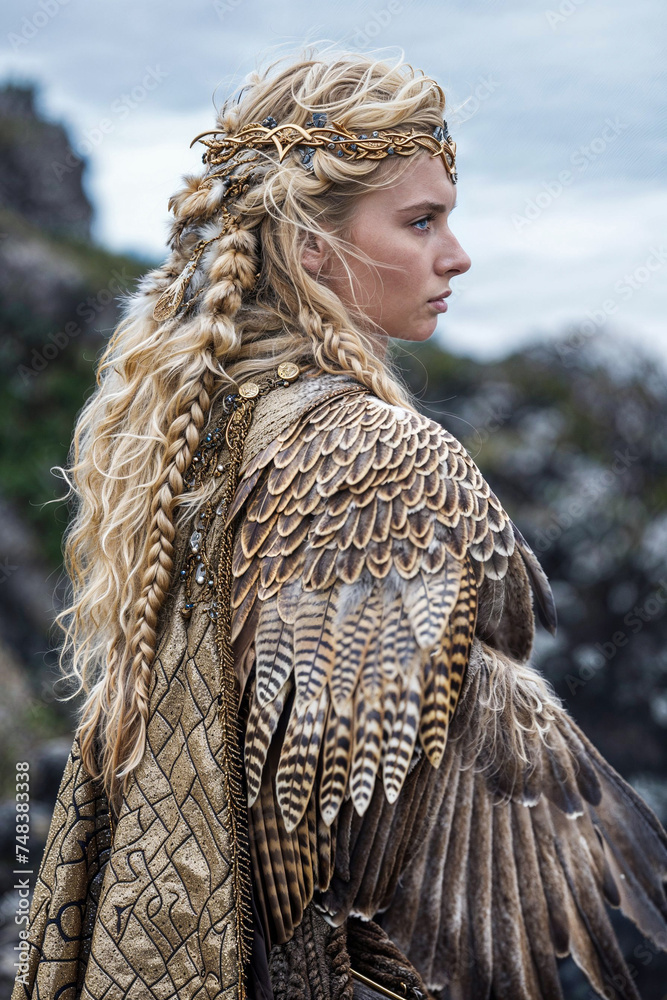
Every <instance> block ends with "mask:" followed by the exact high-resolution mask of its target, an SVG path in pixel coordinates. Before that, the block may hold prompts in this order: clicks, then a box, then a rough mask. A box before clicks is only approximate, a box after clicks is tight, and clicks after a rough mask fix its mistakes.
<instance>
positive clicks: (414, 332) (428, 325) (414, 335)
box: [391, 316, 438, 342]
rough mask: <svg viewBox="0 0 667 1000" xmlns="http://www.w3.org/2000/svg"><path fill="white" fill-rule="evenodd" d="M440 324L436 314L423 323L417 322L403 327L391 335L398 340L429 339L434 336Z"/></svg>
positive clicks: (416, 340)
mask: <svg viewBox="0 0 667 1000" xmlns="http://www.w3.org/2000/svg"><path fill="white" fill-rule="evenodd" d="M437 326H438V319H437V317H436V316H434V317H433V319H429V320H426V321H423V320H422V322H421V323H415V324H414V326H408V327H403V329H402V330H400V331H398V330H397V331H396V333H394V334H392V335H391V336H392V337H393V338H394V339H396V340H411V341H415V342H419V341H422V340H428V338H429V337H432V336H433V334H434V333H435V331H436V328H437Z"/></svg>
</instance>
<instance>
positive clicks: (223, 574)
mask: <svg viewBox="0 0 667 1000" xmlns="http://www.w3.org/2000/svg"><path fill="white" fill-rule="evenodd" d="M298 376H299V368H298V366H297V365H295V364H292V363H291V362H286V363H285V364H282V365H279V366H278V369H277V371H276V373H275V374H267V375H262V376H259V377H258V378H256V379H253V380H251V381H247V382H244V383H243V384H242V385H241V386H240V387H239V391H238V393H236V394H234V395H229V396H227V397H226V398H225V404H226V405H227V408H228V409H229V411H230V412H229V415H228V418H227V422H226V426H225V430H224V435H223V434H222V428H220V427H216V428H214V430H213V431H212V432H210V434H209V435H205V437H204V445H208V446H209V447H208V448H204V450H202V449H201V448H200V449H199V451H198V452H196V453H195V455H194V456H193V463H194V465H195V470H194V471H193V472H192V474H191V476H190V477H189V478H188V483H189V485H190V488H192V486H194V485H199V484H200V483H201V482H202V481H203V479H204V478H205V477H207V476H208V475H211V474H213V475H221V474H222V467H221V463H220V457H221V456H220V451H221V449H222V443H223V440H224V443H225V444H226V445H227V448H228V450H229V461H228V463H227V465H226V466H225V467H224V471H226V473H227V481H226V483H225V487H224V492H223V497H222V499H221V501H220V503H219V504H218V506H217V508H216V514H217V513H223V511H224V512H225V513H226V512H227V511H228V510H229V509H230V508H231V505H232V501H233V499H234V494H235V493H236V488H237V486H238V481H239V473H240V469H241V463H242V461H243V448H244V444H245V439H246V435H247V433H248V429H249V427H250V424H251V422H252V415H253V411H254V409H255V405H256V404H257V402H258V400H259V399H260V398H261V397H262V396H264V395H265V394H266V393H267V392H270V391H271V390H272V389H275V388H277V387H278V386H287V385H289V384H290V383H291V382H293V381H294V380H295V379H296V378H298ZM195 459H197V462H195ZM211 517H212V504H211V502H210V501H209V502H208V503H207V504H206V505H205V506H204V510H203V511H201V512H200V513H199V515H198V520H197V523H196V527H195V530H194V532H193V534H192V535H191V537H190V552H189V555H188V560H189V562H190V565H191V566H192V565H197V566H200V567H201V566H202V565H203V566H204V568H205V571H204V572H203V573H202V572H200V573H199V577H200V580H201V584H202V592H201V593H202V594H203V593H207V591H208V586H209V580H212V581H213V582H212V589H213V590H214V593H215V602H214V604H213V605H212V606H211V608H209V615H210V617H211V618H212V619H213V620H214V621H215V640H216V645H217V648H218V653H219V656H220V676H219V689H218V690H219V694H218V707H219V719H220V725H221V729H222V747H221V761H220V769H221V775H222V781H223V789H224V793H225V799H226V801H227V806H228V814H229V823H230V827H231V844H232V878H233V884H234V895H235V901H236V909H235V913H236V948H237V961H238V970H239V994H238V996H239V1000H246V998H247V969H248V964H249V961H250V955H251V951H252V935H253V919H252V903H251V896H252V888H251V875H250V848H249V843H248V810H247V804H246V800H245V795H244V790H243V757H242V749H241V748H242V733H241V730H240V726H239V718H238V710H239V703H238V702H239V697H238V685H237V679H236V668H235V664H234V651H233V648H232V642H231V633H232V606H231V598H232V554H233V546H234V522H233V521H232V522H230V523H229V524H227V525H226V526H225V528H224V529H223V531H222V535H221V539H220V543H219V556H218V562H217V568H216V570H215V572H214V574H213V575H209V574H210V573H212V571H213V567H212V565H211V563H210V560H209V559H208V557H207V556H206V554H205V546H204V545H203V542H204V534H205V530H206V527H207V525H208V523H209V521H210V519H211ZM193 540H194V541H193ZM195 572H196V571H195ZM183 573H185V579H186V597H188V596H190V599H189V600H186V603H185V605H184V606H183V608H182V609H181V610H182V612H183V614H184V616H185V617H186V618H189V617H190V615H191V613H192V609H193V608H194V606H195V604H196V603H198V601H194V600H192V598H191V595H190V591H189V589H188V587H189V583H190V581H191V580H192V569H191V568H190V570H187V569H186V570H184V571H183V570H182V571H181V574H183ZM195 579H197V578H196V576H195ZM204 583H205V584H206V587H205V588H204V587H203V584H204Z"/></svg>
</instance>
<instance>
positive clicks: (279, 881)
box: [229, 392, 555, 940]
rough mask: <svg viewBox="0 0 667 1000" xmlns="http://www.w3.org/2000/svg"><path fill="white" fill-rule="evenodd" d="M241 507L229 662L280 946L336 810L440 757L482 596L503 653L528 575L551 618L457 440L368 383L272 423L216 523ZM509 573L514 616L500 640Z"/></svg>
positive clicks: (261, 869) (258, 854)
mask: <svg viewBox="0 0 667 1000" xmlns="http://www.w3.org/2000/svg"><path fill="white" fill-rule="evenodd" d="M241 510H243V516H242V517H241V518H239V522H240V523H239V527H238V530H237V535H236V539H235V546H234V556H233V575H234V582H233V598H232V604H233V609H234V612H233V638H234V640H235V641H236V643H237V651H238V655H239V659H243V660H244V662H246V663H247V664H251V663H254V671H253V672H252V674H251V676H250V681H249V685H250V688H249V711H248V718H247V725H246V738H245V768H246V777H247V785H248V801H249V806H250V814H251V825H252V827H253V839H254V844H253V850H254V851H255V858H254V860H255V866H256V872H257V873H258V874H260V875H261V879H262V896H263V901H262V902H263V906H264V907H265V918H266V921H267V924H268V925H270V927H272V929H273V933H274V935H275V937H276V939H278V940H281V939H286V938H287V937H289V934H290V933H291V928H292V927H293V926H295V925H296V923H298V920H299V919H300V914H301V913H302V911H303V907H304V906H305V905H306V904H307V902H308V901H309V898H310V896H311V895H312V892H313V891H315V890H317V889H320V890H322V889H325V888H326V887H327V885H328V884H329V881H330V878H331V873H332V857H333V855H334V853H335V838H336V831H337V819H338V817H339V814H340V811H341V807H342V805H343V803H344V802H345V801H346V800H348V799H349V800H350V803H351V806H352V808H353V810H354V812H355V813H356V815H357V816H358V817H363V816H364V814H365V813H366V812H367V810H368V807H369V804H370V802H371V800H372V799H373V796H374V794H375V792H376V790H378V789H379V790H380V793H381V795H382V798H383V800H384V801H385V802H386V803H387V804H388V805H389V806H393V805H394V804H395V803H396V802H397V800H398V798H399V794H400V792H401V790H402V788H403V787H404V785H405V782H406V778H407V776H408V773H409V771H410V769H411V767H413V766H414V764H415V762H416V760H417V758H418V756H419V755H420V754H422V753H423V755H424V757H425V759H426V761H427V762H428V764H429V766H430V767H431V769H435V768H438V767H439V765H440V764H441V762H442V760H443V754H444V752H445V748H446V745H447V738H448V732H449V728H450V724H451V721H452V718H453V717H454V714H455V711H456V706H457V701H458V698H459V693H460V691H461V686H462V684H463V680H464V677H465V671H466V665H467V662H468V658H469V654H470V648H471V644H472V642H473V638H474V635H475V628H476V623H477V620H478V612H479V610H480V594H483V593H484V588H485V587H486V588H487V589H488V588H489V586H492V588H493V593H492V595H491V594H490V596H489V599H488V600H487V601H486V602H482V603H485V604H486V605H487V607H486V608H485V609H484V608H483V609H482V610H483V613H482V619H483V627H484V630H485V634H486V636H487V638H488V640H489V641H490V642H491V641H493V636H494V635H496V638H497V641H498V643H499V645H500V647H501V648H502V647H505V646H507V645H508V644H509V648H510V649H514V650H515V652H517V651H518V653H519V654H521V655H527V653H528V652H529V649H530V643H531V642H532V612H531V610H530V602H529V601H528V603H527V604H526V598H525V592H526V591H527V590H528V587H529V584H530V586H532V587H533V589H534V591H535V593H536V603H537V607H538V611H539V612H540V613H541V614H542V616H543V617H544V618H545V620H546V622H547V624H548V626H549V627H551V628H553V627H554V625H555V615H554V612H553V600H552V598H551V592H550V590H549V587H548V584H547V582H546V580H545V578H544V576H543V574H542V573H541V570H540V568H539V564H537V561H536V560H535V557H534V556H533V555H532V553H531V552H530V550H529V548H528V546H527V545H526V543H525V542H524V540H523V539H522V538H520V536H518V533H517V532H516V531H515V529H514V526H513V525H512V523H511V521H510V519H509V517H508V515H507V514H506V512H505V511H504V510H503V507H502V505H501V504H500V502H499V501H498V499H497V498H496V496H495V495H494V493H493V492H492V490H491V489H490V487H489V485H488V483H487V482H486V481H485V480H484V478H483V477H482V475H481V473H480V472H479V470H478V468H477V466H476V465H475V463H474V462H473V461H472V459H471V458H470V456H469V455H468V454H467V452H466V451H465V449H464V448H463V446H462V445H461V444H460V443H459V442H458V441H457V440H456V438H454V437H453V436H452V435H451V434H449V433H448V432H447V431H446V430H444V429H443V428H442V427H441V426H440V425H439V424H437V423H435V422H434V421H432V420H429V419H427V418H426V417H423V416H420V415H418V414H416V413H414V412H412V411H409V410H407V409H403V408H401V407H397V406H392V405H389V404H387V403H385V402H383V401H381V400H379V399H377V398H376V397H374V396H372V395H371V394H369V393H363V392H362V393H358V394H353V395H347V396H342V397H335V398H333V399H328V400H327V401H326V402H325V403H324V404H322V405H321V406H317V407H316V408H315V409H314V410H312V411H311V412H309V413H308V414H307V415H306V417H305V418H304V419H302V420H300V421H298V422H297V423H296V424H295V425H294V426H292V427H289V428H287V429H286V430H284V431H283V432H281V433H280V434H279V435H278V436H277V437H276V438H275V440H273V441H272V442H271V443H270V445H269V446H268V447H267V448H265V449H264V450H263V451H262V452H260V453H259V454H258V455H257V456H256V457H255V458H254V460H253V461H252V462H251V463H250V464H249V465H248V467H247V468H246V469H245V471H244V476H243V479H242V481H241V483H240V485H239V488H238V490H237V494H236V497H235V500H234V503H233V505H232V508H231V510H230V512H229V519H230V520H231V519H232V518H234V517H236V515H237V514H239V513H240V512H241ZM510 579H511V580H513V581H514V583H513V585H512V586H513V587H514V589H515V590H516V592H517V593H518V592H521V593H522V594H524V598H523V606H524V607H525V614H524V621H522V622H521V623H520V625H521V627H520V628H518V629H516V628H510V629H509V634H508V630H507V627H506V626H507V622H508V621H510V625H511V615H510V618H509V619H508V617H507V614H506V611H507V609H506V608H504V607H503V605H504V597H503V594H504V587H505V584H506V583H507V582H508V581H509V580H510ZM503 581H504V582H503ZM528 620H529V627H526V621H528ZM503 622H504V623H505V627H503V626H502V623H503ZM250 647H252V649H253V655H250V656H248V655H247V653H248V650H249V648H250ZM306 848H307V850H305V853H304V849H306ZM304 856H305V857H307V863H304V861H303V858H304Z"/></svg>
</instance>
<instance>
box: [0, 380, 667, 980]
mask: <svg viewBox="0 0 667 1000" xmlns="http://www.w3.org/2000/svg"><path fill="white" fill-rule="evenodd" d="M234 515H236V516H238V523H237V530H236V535H235V542H234V552H233V577H234V585H233V593H232V602H233V607H234V612H233V617H232V630H233V633H232V634H233V639H234V642H235V646H234V650H235V656H236V661H235V666H236V672H237V676H238V680H239V683H240V687H241V689H242V691H243V693H244V697H243V704H242V706H241V717H242V719H246V718H247V721H246V722H245V733H246V734H245V776H246V781H247V793H248V803H249V809H248V821H249V835H250V849H251V854H252V865H253V874H254V881H255V886H256V890H257V895H258V906H259V909H260V913H261V918H262V922H263V925H264V928H265V932H266V935H267V938H268V940H269V942H270V943H271V944H272V945H273V946H274V948H275V949H280V948H281V947H282V946H283V945H286V943H287V942H289V941H290V940H292V939H293V938H294V931H295V928H297V927H298V926H300V925H301V922H302V920H303V918H304V912H305V910H306V908H307V907H309V906H311V907H312V906H313V905H315V904H316V905H317V907H318V909H319V912H321V913H323V914H324V915H325V916H326V919H327V921H328V922H329V924H331V925H334V926H341V925H343V924H344V923H345V922H346V921H347V920H348V919H349V918H350V917H351V916H356V915H360V916H362V917H365V918H371V917H375V918H376V919H377V920H378V922H379V923H381V924H382V926H383V927H384V929H385V930H386V932H387V933H388V934H389V936H390V937H391V938H392V940H393V941H394V942H395V943H396V944H397V945H398V947H399V948H400V949H402V950H403V952H404V953H405V955H407V956H408V957H409V959H410V960H411V961H412V963H413V964H414V966H415V968H416V969H417V971H418V972H419V974H420V975H421V976H422V977H423V980H424V982H425V983H426V985H427V987H428V988H429V990H433V991H436V990H443V989H450V990H451V995H452V996H453V997H457V998H458V997H462V998H468V997H471V998H472V997H475V998H477V997H480V998H483V997H488V996H490V995H491V993H492V992H493V994H494V995H497V996H508V997H509V996H512V997H513V998H519V1000H521V998H525V1000H536V998H545V1000H546V998H549V1000H551V998H558V997H561V996H562V993H561V991H560V986H559V983H558V972H557V964H556V956H563V955H566V954H572V956H573V958H574V959H575V961H576V962H577V963H578V964H579V966H580V967H581V968H582V969H583V970H584V972H585V973H586V975H587V976H588V978H589V980H590V982H591V984H592V985H593V986H594V987H595V988H597V989H598V990H599V991H600V992H603V991H604V989H605V985H606V984H608V983H609V982H610V981H611V982H619V981H621V979H622V981H623V982H624V984H625V985H624V986H623V990H624V991H625V992H620V993H619V995H621V996H627V997H636V996H637V994H636V990H635V988H634V985H633V983H632V978H631V977H630V976H629V973H628V971H627V969H626V966H625V963H624V961H623V958H622V955H621V953H620V950H619V948H618V944H617V942H616V937H615V934H614V932H613V930H612V927H611V924H610V922H609V918H608V915H607V911H606V909H605V904H606V903H608V904H610V905H613V906H620V907H621V908H622V910H623V911H624V912H625V913H626V914H627V915H629V916H630V917H631V918H632V919H633V920H634V921H635V923H636V924H637V925H638V926H639V927H640V928H641V929H642V931H643V932H644V933H645V934H646V935H647V937H649V938H650V940H652V941H653V942H654V943H655V944H656V945H657V946H658V947H663V948H667V930H666V918H667V903H666V901H665V896H664V890H663V886H662V880H663V879H664V878H665V876H667V838H666V837H665V833H664V831H663V830H662V828H661V826H660V824H659V823H658V821H657V819H656V817H655V816H654V815H653V813H652V812H651V810H650V809H649V808H648V807H647V806H646V805H645V804H644V803H643V801H642V800H641V799H640V798H639V797H638V796H637V795H636V793H635V792H634V791H633V790H632V789H631V788H630V787H629V786H628V785H627V784H626V783H625V782H624V781H623V780H622V779H621V778H620V777H619V776H618V775H617V774H616V772H615V771H614V770H613V769H612V768H611V767H610V766H609V765H608V764H607V763H606V761H604V760H603V758H601V757H600V755H599V754H598V753H597V751H595V749H594V748H593V747H592V746H591V744H590V743H589V741H588V740H587V739H586V737H585V736H584V734H583V733H582V732H581V731H580V730H579V729H578V727H577V726H576V725H575V723H574V722H573V721H572V719H571V718H570V717H569V716H568V715H567V713H566V712H565V711H564V709H563V708H562V707H561V706H560V705H559V703H558V701H557V699H555V697H553V696H552V695H551V694H550V692H549V690H548V689H547V688H546V687H545V686H544V684H543V682H542V681H541V679H540V677H539V674H537V672H536V671H534V670H533V668H532V667H530V665H529V663H528V660H529V657H530V652H531V647H532V641H533V631H534V621H533V612H532V600H533V599H534V600H535V601H536V604H537V607H538V611H539V613H540V616H541V617H542V618H543V620H544V621H545V623H546V624H547V625H548V626H550V627H551V626H552V625H553V621H554V618H553V605H552V598H551V593H550V590H549V587H548V583H547V582H546V579H545V577H544V574H543V573H542V571H541V568H540V566H539V564H538V562H537V560H536V559H535V557H534V555H533V554H532V552H531V551H530V549H529V548H528V546H527V545H526V543H525V541H524V540H523V538H522V536H521V535H520V533H519V532H518V530H517V529H516V528H515V527H514V525H513V524H512V522H511V521H510V519H509V517H508V516H507V514H506V512H505V511H504V510H503V508H502V505H501V504H500V503H499V501H498V500H497V498H496V497H495V496H494V494H493V493H492V491H491V490H490V488H489V486H488V484H487V483H486V482H485V480H484V479H483V477H482V476H481V474H480V473H479V470H478V469H477V467H476V466H475V465H474V463H473V462H472V460H471V459H470V457H469V456H468V455H467V453H466V452H465V450H464V449H463V448H462V446H461V445H460V443H459V442H458V441H456V439H455V438H453V437H452V436H451V435H449V434H448V433H447V432H446V431H444V430H443V429H442V428H441V427H440V426H439V425H438V424H436V423H434V422H433V421H431V420H428V419H426V418H424V417H419V416H417V415H415V414H413V413H409V412H408V411H406V410H403V409H401V408H400V407H393V406H389V405H388V404H386V403H383V402H382V401H380V400H377V399H376V398H375V397H373V396H372V395H371V394H370V393H368V392H367V391H366V390H362V389H361V388H360V387H359V386H358V385H356V383H354V382H352V381H351V380H349V379H346V378H344V377H340V376H320V377H318V378H314V379H299V380H298V381H297V382H296V383H295V384H294V385H292V386H290V387H289V388H284V389H276V390H275V391H274V392H272V393H270V394H269V395H268V396H267V397H266V398H265V399H263V400H261V401H260V402H259V403H258V404H257V409H256V412H255V416H254V419H253V423H252V426H251V430H250V432H249V434H248V438H247V440H246V446H245V452H244V462H243V477H242V480H241V483H240V485H239V488H238V490H237V492H236V499H235V502H234V505H233V507H232V510H231V511H230V514H229V516H230V517H233V516H234ZM189 530H190V529H188V530H183V531H180V532H179V533H178V535H177V539H176V566H177V567H180V566H181V565H182V563H183V560H184V558H185V556H186V550H187V544H188V539H189ZM221 530H222V516H221V517H220V518H218V519H217V520H216V521H214V523H213V525H212V527H211V528H210V530H209V532H208V534H207V537H206V540H205V541H206V546H207V549H208V552H209V553H211V552H214V551H215V549H216V544H217V540H218V538H219V533H220V531H221ZM202 585H203V584H202ZM183 589H184V588H183V585H179V584H178V582H177V583H176V584H175V585H174V587H173V589H172V592H171V593H170V596H169V599H168V602H167V604H166V605H165V607H164V608H163V610H162V618H161V625H160V630H159V639H158V647H157V656H156V660H155V665H154V682H153V688H152V691H151V721H150V725H149V730H148V746H147V752H146V754H145V756H144V759H143V760H142V763H141V765H140V766H139V768H138V769H137V770H136V771H135V772H134V776H133V780H132V782H131V786H130V790H129V792H128V794H127V796H126V797H125V799H124V801H123V806H122V810H121V814H120V817H119V821H118V825H117V829H116V832H115V839H114V845H113V852H112V853H111V855H110V857H109V829H108V818H107V816H108V813H107V807H106V801H105V799H104V797H103V796H101V795H100V794H99V793H96V792H95V788H94V785H93V783H92V782H91V781H90V779H88V778H87V777H86V775H85V773H84V772H83V770H82V768H81V766H80V762H79V760H78V755H77V748H76V742H75V745H74V748H73V753H72V756H71V758H70V761H69V763H68V767H67V770H66V772H65V776H64V779H63V785H62V787H61V790H60V793H59V796H58V802H57V805H56V811H55V813H54V820H53V823H52V826H51V830H50V833H49V840H48V843H47V847H46V851H45V855H44V861H43V864H42V868H41V871H40V876H39V880H38V884H37V887H36V890H35V897H34V901H33V907H32V911H31V940H32V942H33V948H32V949H31V952H30V957H29V969H28V970H27V974H26V976H25V980H26V983H25V985H22V984H21V983H17V986H16V988H15V991H14V994H13V1000H25V998H26V997H31V998H32V1000H37V998H40V1000H44V998H47V997H49V998H50V997H55V996H63V997H67V1000H70V998H71V1000H74V998H78V997H79V996H81V997H82V998H85V1000H93V998H94V1000H102V998H104V1000H118V998H120V997H130V998H135V997H136V998H139V997H142V998H144V997H155V998H158V997H159V998H165V1000H167V998H176V997H178V998H179V1000H184V998H188V1000H189V998H198V1000H199V998H203V997H225V998H227V997H229V998H232V997H234V998H235V1000H236V997H237V996H238V962H237V957H236V956H237V949H236V945H237V942H236V940H235V928H236V923H235V920H234V916H235V896H234V891H233V884H232V881H233V880H232V878H231V877H230V871H231V867H230V843H229V829H230V824H229V817H228V814H227V803H226V801H225V798H224V795H223V791H222V787H223V786H222V782H221V780H220V759H221V729H220V725H219V719H218V713H217V708H218V693H219V692H218V686H217V684H218V682H217V677H218V663H217V651H216V646H215V631H214V624H213V622H212V620H211V618H210V617H209V615H208V614H207V613H206V612H205V611H204V609H202V608H201V607H200V606H195V608H194V609H193V613H192V617H191V618H190V619H189V620H188V619H185V618H184V617H183V615H182V614H181V611H180V607H181V604H182V601H183ZM545 734H546V735H545ZM320 960H321V961H322V962H326V961H327V958H326V955H324V954H323V955H322V956H320ZM360 960H361V959H360ZM286 975H287V973H286ZM614 977H615V978H614ZM619 977H620V978H619ZM371 978H372V977H371ZM63 987H68V989H63ZM59 990H61V991H62V992H61V993H59V992H58V991H59ZM285 995H287V994H285Z"/></svg>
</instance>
